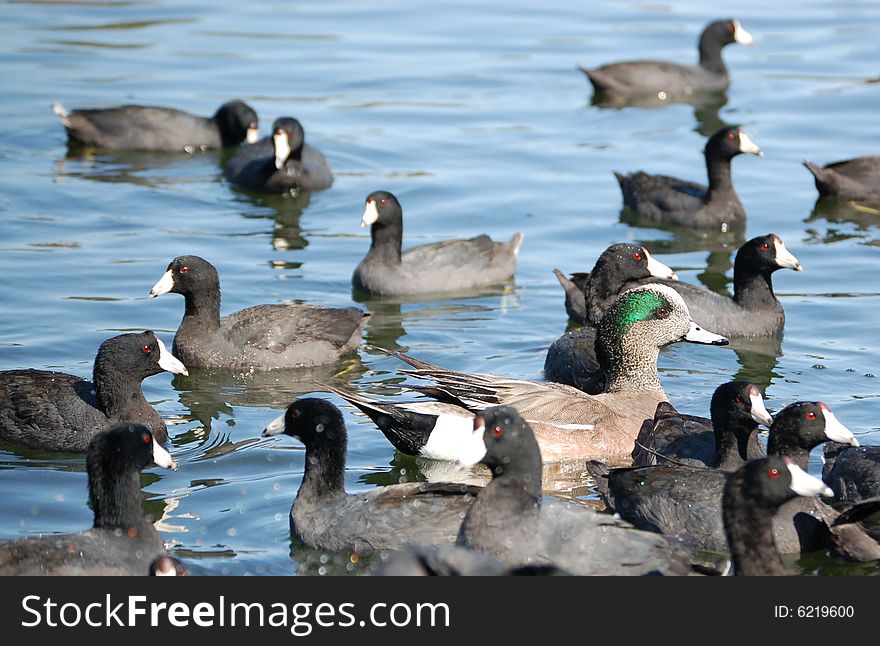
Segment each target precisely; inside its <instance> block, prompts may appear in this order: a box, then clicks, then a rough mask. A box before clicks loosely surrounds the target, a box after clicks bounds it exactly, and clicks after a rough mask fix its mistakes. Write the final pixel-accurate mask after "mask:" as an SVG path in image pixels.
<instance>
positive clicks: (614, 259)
mask: <svg viewBox="0 0 880 646" xmlns="http://www.w3.org/2000/svg"><path fill="white" fill-rule="evenodd" d="M606 272H607V273H608V274H610V275H613V276H615V277H616V278H617V279H618V280H619V281H620V284H624V283H626V282H628V281H630V280H638V279H640V278H650V277H651V276H654V277H656V278H671V279H672V280H676V279H677V278H678V276H676V275H675V272H674V271H672V269H670V268H669V267H667V266H666V265H664V264H663V263H662V262H660V261H659V260H657V259H656V258H654V256H652V255H651V254H650V253H648V250H647V249H645V248H644V247H643V246H642V245H639V244H633V243H630V242H618V243H617V244H613V245H611V246H610V247H608V248H607V249H606V250H605V251H603V252H602V255H601V256H599V259H598V260H596V265H595V268H594V269H593V274H592V275H593V276H594V277H595V276H602V275H604V274H605V273H606Z"/></svg>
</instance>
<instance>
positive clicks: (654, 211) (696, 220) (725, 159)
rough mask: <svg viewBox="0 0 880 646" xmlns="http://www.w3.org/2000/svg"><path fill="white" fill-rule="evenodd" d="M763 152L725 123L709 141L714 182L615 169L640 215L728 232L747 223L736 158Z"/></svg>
mask: <svg viewBox="0 0 880 646" xmlns="http://www.w3.org/2000/svg"><path fill="white" fill-rule="evenodd" d="M742 153H749V154H752V155H757V156H759V157H760V156H763V154H764V153H763V151H762V150H761V149H760V148H758V146H757V145H756V144H755V143H754V142H753V141H752V140H751V139H750V138H749V136H748V135H747V134H746V133H745V132H744V131H743V129H742V128H740V127H738V126H733V127H728V128H722V129H721V130H719V131H717V132H716V133H715V134H713V135H712V136H711V137H710V138H709V140H708V141H707V142H706V147H705V150H704V154H705V157H706V170H707V172H708V176H709V185H708V186H704V185H702V184H697V183H694V182H689V181H686V180H682V179H678V178H676V177H669V176H667V175H650V174H648V173H644V172H642V171H639V172H636V173H630V174H628V175H624V174H622V173H617V172H615V173H614V176H615V177H616V178H617V182H618V184H620V190H621V192H622V193H623V203H624V204H625V205H626V206H627V207H629V208H630V209H632V210H633V211H634V212H635V213H637V214H638V216H639V217H640V218H643V219H644V220H646V221H648V222H651V223H654V224H670V225H679V226H685V227H692V228H699V229H716V230H719V231H722V232H725V231H728V230H729V229H731V228H734V227H742V226H743V225H744V224H745V220H746V211H745V208H744V207H743V205H742V202H741V201H740V199H739V196H738V195H737V194H736V191H735V190H734V188H733V181H732V180H731V174H730V161H731V159H733V158H734V157H736V156H737V155H740V154H742Z"/></svg>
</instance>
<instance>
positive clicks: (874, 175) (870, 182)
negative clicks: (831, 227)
mask: <svg viewBox="0 0 880 646" xmlns="http://www.w3.org/2000/svg"><path fill="white" fill-rule="evenodd" d="M804 166H806V167H807V170H809V171H810V172H811V173H812V174H813V177H814V178H815V180H816V188H817V189H818V190H819V195H821V196H822V197H839V198H842V199H845V200H856V201H861V202H872V203H877V202H880V156H873V157H855V158H853V159H847V160H845V161H839V162H834V163H833V164H828V165H826V166H819V165H817V164H814V163H812V162H809V161H805V162H804Z"/></svg>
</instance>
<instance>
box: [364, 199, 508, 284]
mask: <svg viewBox="0 0 880 646" xmlns="http://www.w3.org/2000/svg"><path fill="white" fill-rule="evenodd" d="M361 226H362V227H366V226H369V227H370V238H371V240H372V241H371V243H370V250H369V252H368V253H367V255H366V256H365V257H364V259H363V260H361V262H360V263H359V264H358V266H357V267H356V268H355V270H354V273H353V274H352V277H351V284H352V287H353V288H354V289H355V290H356V291H360V292H364V293H367V294H372V295H383V296H414V295H419V294H431V293H443V292H469V291H473V290H479V289H481V288H487V287H491V286H497V285H501V284H504V283H509V282H510V281H511V280H513V277H514V273H515V271H516V255H517V253H518V252H519V248H520V245H521V244H522V241H523V235H522V234H521V233H516V234H514V235H513V237H511V239H510V240H508V241H507V242H495V241H494V240H492V239H491V238H490V237H489V236H487V235H480V236H476V237H474V238H468V239H450V240H443V241H442V242H434V243H430V244H423V245H419V246H417V247H410V248H409V249H406V250H405V251H404V250H402V245H403V208H402V207H401V206H400V202H399V201H398V199H397V197H395V196H394V194H392V193H390V192H388V191H374V192H372V193H370V194H369V195H368V196H367V199H366V207H365V209H364V214H363V217H362V218H361Z"/></svg>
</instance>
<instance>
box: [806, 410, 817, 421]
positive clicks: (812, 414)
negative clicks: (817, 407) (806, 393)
mask: <svg viewBox="0 0 880 646" xmlns="http://www.w3.org/2000/svg"><path fill="white" fill-rule="evenodd" d="M807 419H809V420H814V419H816V413H814V412H813V411H810V412H809V413H807Z"/></svg>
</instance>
